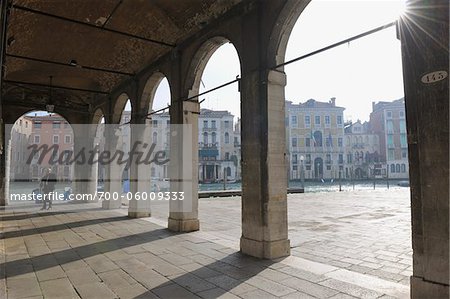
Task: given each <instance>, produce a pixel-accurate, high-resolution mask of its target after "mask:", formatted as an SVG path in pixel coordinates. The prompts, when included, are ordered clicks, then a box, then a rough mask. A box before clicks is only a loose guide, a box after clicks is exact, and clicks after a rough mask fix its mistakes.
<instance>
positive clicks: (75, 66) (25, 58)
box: [6, 53, 134, 76]
mask: <svg viewBox="0 0 450 299" xmlns="http://www.w3.org/2000/svg"><path fill="white" fill-rule="evenodd" d="M6 56H7V57H11V58H16V59H22V60H29V61H35V62H40V63H48V64H56V65H61V66H65V67H71V68H79V69H85V70H91V71H97V72H103V73H112V74H117V75H123V76H134V74H132V73H126V72H122V71H115V70H108V69H102V68H98V67H92V66H84V65H79V64H76V65H72V64H70V62H67V63H64V62H59V61H52V60H47V59H40V58H34V57H27V56H21V55H15V54H10V53H7V54H6Z"/></svg>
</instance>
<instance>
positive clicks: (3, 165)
mask: <svg viewBox="0 0 450 299" xmlns="http://www.w3.org/2000/svg"><path fill="white" fill-rule="evenodd" d="M0 126H1V128H2V129H1V130H0V131H1V132H0V134H1V135H2V136H1V137H0V138H1V143H0V144H1V155H0V206H7V205H8V203H9V179H10V177H9V172H10V169H9V167H10V164H11V126H5V125H4V124H3V123H1V124H0ZM5 130H9V131H8V132H6V131H5Z"/></svg>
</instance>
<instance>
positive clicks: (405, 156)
mask: <svg viewBox="0 0 450 299" xmlns="http://www.w3.org/2000/svg"><path fill="white" fill-rule="evenodd" d="M407 157H408V152H407V151H406V150H402V158H407Z"/></svg>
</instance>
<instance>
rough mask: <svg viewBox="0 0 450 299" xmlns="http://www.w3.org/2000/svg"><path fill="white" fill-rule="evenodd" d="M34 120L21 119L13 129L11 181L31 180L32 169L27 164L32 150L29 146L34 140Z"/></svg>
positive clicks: (9, 159) (9, 156)
mask: <svg viewBox="0 0 450 299" xmlns="http://www.w3.org/2000/svg"><path fill="white" fill-rule="evenodd" d="M32 129H33V120H32V118H30V117H28V116H22V117H20V118H19V119H18V120H17V121H16V122H15V123H14V125H13V127H12V128H11V138H10V140H9V142H10V146H9V152H8V157H7V160H8V164H9V171H10V179H11V180H14V181H21V180H30V179H31V172H30V170H31V168H30V165H29V164H27V163H26V161H27V160H28V157H29V154H30V150H29V149H28V145H29V144H30V141H31V140H32Z"/></svg>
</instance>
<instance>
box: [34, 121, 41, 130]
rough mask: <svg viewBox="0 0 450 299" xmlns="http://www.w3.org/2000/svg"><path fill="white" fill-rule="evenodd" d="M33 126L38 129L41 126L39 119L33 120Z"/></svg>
mask: <svg viewBox="0 0 450 299" xmlns="http://www.w3.org/2000/svg"><path fill="white" fill-rule="evenodd" d="M34 128H35V129H40V128H42V123H41V122H40V121H35V122H34Z"/></svg>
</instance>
